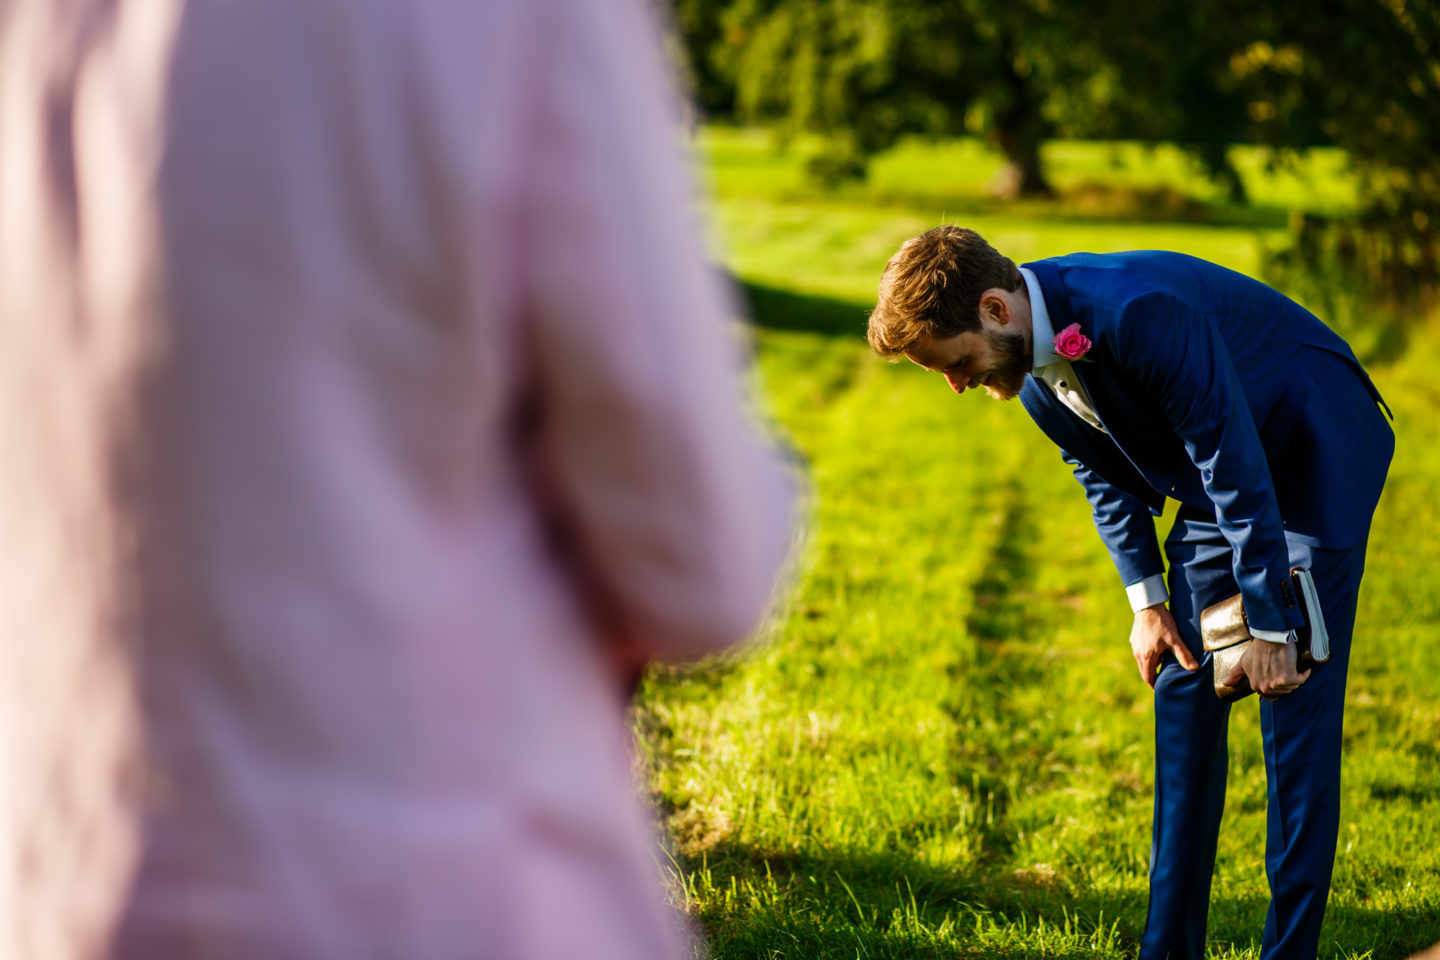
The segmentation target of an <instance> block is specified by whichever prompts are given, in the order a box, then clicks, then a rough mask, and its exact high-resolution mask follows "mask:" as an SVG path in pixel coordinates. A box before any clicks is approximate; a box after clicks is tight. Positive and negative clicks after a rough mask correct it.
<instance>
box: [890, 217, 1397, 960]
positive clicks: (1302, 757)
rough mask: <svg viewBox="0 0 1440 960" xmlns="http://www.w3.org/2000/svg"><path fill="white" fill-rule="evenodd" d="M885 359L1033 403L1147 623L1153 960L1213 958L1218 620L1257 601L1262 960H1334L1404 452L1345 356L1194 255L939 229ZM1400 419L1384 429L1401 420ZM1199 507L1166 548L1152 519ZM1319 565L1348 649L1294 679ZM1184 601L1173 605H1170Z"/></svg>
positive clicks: (1148, 934)
mask: <svg viewBox="0 0 1440 960" xmlns="http://www.w3.org/2000/svg"><path fill="white" fill-rule="evenodd" d="M869 337H870V344H871V346H872V348H873V349H874V350H875V351H876V352H877V353H878V354H880V355H881V356H885V357H887V358H891V359H897V358H899V357H902V356H904V357H907V358H909V359H910V360H912V361H914V362H915V363H918V364H919V365H921V366H923V367H925V368H926V369H929V370H933V371H935V372H937V373H940V374H942V375H943V376H944V377H945V379H946V380H947V381H948V382H949V384H950V386H951V388H952V389H953V390H955V391H956V392H957V393H964V392H965V391H966V390H969V389H972V388H974V387H977V386H979V387H983V388H984V389H985V390H986V391H987V392H988V393H990V394H991V395H992V396H996V397H999V398H1002V399H1008V398H1011V397H1014V396H1019V397H1020V398H1021V400H1022V402H1023V403H1024V405H1025V409H1026V410H1027V411H1028V412H1029V413H1030V416H1031V417H1032V418H1033V419H1034V420H1035V422H1036V424H1037V425H1039V427H1040V429H1041V430H1043V431H1044V432H1045V434H1046V435H1047V436H1048V437H1050V439H1051V440H1053V441H1054V442H1055V443H1056V445H1058V446H1059V447H1060V449H1061V455H1062V457H1063V458H1064V460H1065V461H1066V462H1067V463H1069V464H1070V466H1071V467H1072V468H1073V470H1074V473H1075V476H1076V478H1077V479H1078V480H1079V481H1080V483H1081V485H1082V486H1083V487H1084V488H1085V494H1086V496H1087V497H1088V499H1089V501H1090V504H1091V507H1092V510H1093V514H1094V520H1095V527H1096V530H1097V531H1099V534H1100V538H1101V539H1102V540H1103V541H1104V543H1105V546H1106V547H1107V548H1108V549H1109V551H1110V555H1111V557H1112V558H1113V560H1114V562H1115V566H1116V568H1117V570H1118V571H1119V573H1120V578H1121V581H1122V582H1123V583H1124V585H1125V589H1126V592H1127V594H1128V595H1129V597H1130V601H1131V605H1132V607H1133V609H1134V611H1135V621H1134V625H1133V628H1132V631H1131V636H1130V645H1131V650H1132V653H1133V654H1134V657H1135V661H1136V664H1137V666H1138V667H1139V670H1140V675H1141V677H1142V679H1144V680H1145V681H1146V682H1147V683H1149V684H1150V685H1151V686H1152V687H1153V688H1154V690H1155V819H1154V836H1153V844H1152V847H1151V856H1150V906H1149V913H1148V917H1147V920H1146V925H1145V934H1144V937H1143V939H1142V941H1141V947H1140V957H1141V958H1144V960H1148V958H1162V957H1186V958H1189V957H1195V958H1198V957H1202V956H1203V955H1204V952H1205V921H1206V915H1207V913H1208V910H1209V898H1210V879H1211V874H1212V871H1213V868H1214V862H1215V847H1216V840H1217V837H1218V835H1219V829H1220V815H1221V811H1222V809H1223V807H1224V800H1225V772H1226V728H1227V724H1228V719H1229V711H1230V705H1229V704H1228V703H1225V702H1223V701H1221V700H1220V699H1219V698H1218V697H1216V695H1215V692H1214V679H1215V678H1214V676H1213V672H1212V669H1211V660H1210V655H1209V654H1208V653H1206V652H1205V651H1204V649H1203V647H1202V645H1201V642H1200V612H1201V610H1203V609H1204V608H1205V607H1207V606H1209V605H1210V604H1213V603H1216V602H1218V601H1220V600H1223V599H1226V598H1227V597H1230V596H1233V595H1234V594H1235V593H1236V592H1239V593H1241V594H1243V596H1244V606H1245V610H1246V614H1247V616H1248V618H1249V623H1250V627H1251V632H1252V633H1253V634H1254V635H1255V637H1256V638H1257V639H1258V640H1260V641H1261V642H1256V643H1253V644H1251V646H1250V649H1249V650H1248V651H1247V653H1246V654H1245V656H1244V658H1243V659H1242V660H1241V662H1240V665H1239V667H1237V668H1236V670H1235V671H1234V673H1233V675H1232V676H1231V677H1228V678H1222V679H1226V680H1229V681H1231V682H1236V681H1238V680H1239V679H1240V678H1241V676H1242V674H1243V675H1244V676H1245V677H1247V678H1248V679H1249V681H1250V683H1251V685H1252V686H1253V687H1254V688H1255V690H1256V691H1258V692H1259V693H1260V694H1261V696H1262V698H1263V699H1262V702H1261V703H1260V721H1261V728H1262V731H1263V736H1264V748H1265V769H1266V776H1267V779H1268V792H1269V810H1268V837H1267V842H1266V850H1265V869H1266V873H1267V875H1268V877H1269V880H1270V889H1271V901H1270V909H1269V913H1268V915H1267V917H1266V921H1265V931H1264V938H1263V941H1262V950H1261V956H1262V958H1263V960H1278V958H1305V960H1310V958H1313V957H1314V956H1315V954H1316V949H1317V946H1318V943H1319V936H1320V924H1321V920H1322V918H1323V916H1324V912H1325V900H1326V897H1327V895H1328V893H1329V888H1330V875H1331V869H1332V867H1333V864H1334V858H1335V843H1336V837H1337V834H1338V830H1339V818H1340V743H1341V720H1342V716H1343V711H1344V694H1345V674H1346V667H1347V664H1348V661H1349V654H1350V638H1351V634H1352V632H1353V628H1354V621H1355V605H1356V597H1357V594H1358V591H1359V586H1360V577H1361V574H1362V572H1363V570H1364V563H1365V544H1366V537H1367V535H1368V533H1369V528H1370V519H1371V516H1372V514H1373V513H1374V510H1375V505H1376V502H1377V501H1378V499H1379V496H1380V490H1381V488H1382V486H1383V485H1384V482H1385V474H1386V470H1387V469H1388V466H1389V463H1390V458H1391V455H1392V453H1393V452H1394V445H1395V441H1394V434H1393V433H1392V431H1391V429H1390V426H1389V424H1388V423H1387V422H1386V419H1385V417H1384V416H1383V415H1382V414H1381V413H1380V411H1379V407H1382V406H1384V401H1383V400H1381V398H1380V395H1379V393H1378V392H1377V391H1376V389H1375V387H1374V385H1373V384H1372V383H1371V381H1370V378H1369V377H1368V376H1367V375H1366V373H1365V371H1364V369H1363V368H1362V367H1361V366H1360V363H1359V362H1358V361H1357V360H1356V359H1355V355H1354V354H1353V353H1352V352H1351V350H1350V348H1349V346H1347V345H1346V343H1345V342H1344V341H1343V340H1342V339H1341V338H1340V337H1338V336H1337V335H1336V334H1335V333H1334V332H1332V331H1331V330H1330V329H1329V328H1327V327H1326V326H1325V325H1324V324H1322V323H1321V322H1320V321H1319V320H1317V319H1316V318H1315V317H1314V316H1313V315H1311V314H1310V313H1308V312H1307V311H1306V310H1304V309H1303V308H1301V307H1300V306H1299V305H1297V304H1296V303H1294V302H1292V301H1291V300H1289V299H1287V298H1285V297H1284V296H1281V295H1280V294H1279V293H1276V292H1275V291H1274V290H1272V289H1270V288H1269V287H1267V286H1265V285H1264V284H1261V283H1258V282H1256V281H1254V280H1251V279H1249V278H1247V277H1245V276H1242V275H1240V274H1238V273H1234V272H1232V271H1230V270H1226V269H1224V268H1222V267H1219V266H1216V265H1214V264H1211V263H1207V262H1205V261H1203V260H1198V259H1195V258H1193V257H1188V256H1184V255H1182V254H1176V253H1164V252H1158V251H1142V252H1135V253H1120V254H1107V255H1096V254H1084V253H1081V254H1073V255H1070V256H1065V257H1056V258H1053V259H1047V260H1039V261H1036V262H1034V263H1029V264H1025V265H1023V266H1021V267H1019V268H1018V269H1017V268H1016V267H1015V265H1014V264H1013V263H1012V262H1011V261H1010V260H1008V259H1007V258H1005V257H1003V256H1001V255H1000V254H999V253H997V252H996V251H995V250H994V249H993V248H992V247H991V246H990V245H989V244H987V243H986V242H985V241H984V240H983V239H982V238H981V237H980V236H979V235H978V234H976V233H974V232H973V231H970V230H964V229H961V228H958V227H953V226H947V227H939V228H937V229H935V230H931V231H929V232H928V233H925V234H922V235H921V236H919V237H915V238H913V239H911V240H909V241H907V242H906V243H905V244H904V245H903V246H902V247H901V248H900V251H899V252H898V253H896V254H895V256H894V257H893V258H891V260H890V262H889V263H888V264H887V265H886V268H885V272H884V274H883V276H882V278H881V284H880V297H879V302H878V303H877V305H876V308H875V311H874V312H873V313H872V315H871V318H870V329H869ZM1388 412H1389V411H1388V409H1387V410H1386V413H1388ZM1167 497H1168V498H1171V499H1174V500H1176V501H1178V502H1179V504H1180V506H1179V509H1178V511H1177V513H1176V516H1175V522H1174V525H1173V527H1172V529H1171V531H1170V534H1169V536H1168V537H1167V538H1166V541H1165V544H1164V550H1165V556H1166V557H1168V559H1169V576H1168V583H1167V577H1166V576H1165V564H1164V562H1163V560H1162V558H1161V553H1160V546H1159V545H1158V544H1157V541H1156V533H1155V526H1154V520H1153V517H1155V516H1159V515H1160V513H1161V509H1162V507H1163V505H1164V502H1165V499H1166V498H1167ZM1293 566H1301V567H1306V568H1308V569H1309V570H1310V571H1311V573H1312V575H1313V576H1314V578H1315V583H1316V586H1317V588H1318V592H1319V594H1320V597H1321V601H1322V605H1323V608H1324V614H1325V622H1326V626H1327V628H1328V630H1329V634H1330V638H1331V650H1332V652H1331V656H1330V659H1329V661H1328V662H1326V663H1324V664H1321V665H1318V666H1316V667H1315V668H1313V669H1312V670H1307V671H1304V672H1299V671H1297V669H1296V650H1295V645H1294V641H1293V636H1292V634H1291V631H1292V630H1293V629H1294V628H1295V627H1297V626H1299V625H1300V624H1301V623H1302V619H1301V614H1300V608H1299V600H1298V598H1297V597H1296V596H1295V594H1294V591H1293V589H1292V588H1291V585H1290V578H1289V571H1290V569H1291V567H1293ZM1167 604H1168V607H1167Z"/></svg>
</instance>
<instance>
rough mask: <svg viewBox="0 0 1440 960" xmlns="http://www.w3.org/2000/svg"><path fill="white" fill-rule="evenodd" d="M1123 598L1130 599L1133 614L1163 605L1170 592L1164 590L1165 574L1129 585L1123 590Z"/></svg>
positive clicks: (1158, 574)
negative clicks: (1159, 604)
mask: <svg viewBox="0 0 1440 960" xmlns="http://www.w3.org/2000/svg"><path fill="white" fill-rule="evenodd" d="M1125 596H1127V597H1129V598H1130V609H1131V610H1132V611H1134V612H1135V613H1139V612H1140V611H1141V610H1144V609H1145V608H1146V607H1153V606H1155V604H1157V603H1164V602H1165V601H1166V600H1169V599H1170V591H1169V590H1166V589H1165V574H1163V573H1157V574H1155V575H1154V576H1153V577H1146V578H1145V579H1144V580H1141V581H1140V582H1139V583H1132V584H1130V585H1129V586H1128V587H1126V588H1125Z"/></svg>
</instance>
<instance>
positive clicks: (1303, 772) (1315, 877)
mask: <svg viewBox="0 0 1440 960" xmlns="http://www.w3.org/2000/svg"><path fill="white" fill-rule="evenodd" d="M1287 546H1288V548H1289V552H1290V562H1291V564H1292V565H1299V566H1303V567H1308V568H1309V569H1310V571H1311V573H1312V575H1313V576H1314V577H1315V584H1316V587H1317V588H1318V592H1319V594H1320V598H1321V602H1322V605H1323V606H1324V610H1325V623H1326V627H1327V628H1328V630H1329V633H1330V644H1331V655H1330V660H1329V661H1328V662H1326V663H1324V664H1321V665H1318V666H1316V667H1315V668H1314V669H1313V670H1312V672H1311V674H1310V677H1309V679H1308V680H1307V681H1306V682H1305V683H1304V684H1302V685H1301V686H1300V687H1299V688H1298V689H1297V690H1295V691H1294V692H1293V693H1291V694H1289V695H1286V696H1284V697H1281V698H1279V699H1277V700H1275V701H1261V700H1258V698H1256V699H1247V700H1243V701H1241V702H1240V704H1239V706H1240V707H1241V708H1242V709H1252V708H1253V707H1254V705H1255V704H1256V703H1257V702H1258V706H1259V710H1260V725H1261V731H1262V735H1263V740H1264V751H1265V774H1266V779H1267V784H1268V791H1267V792H1268V795H1269V806H1268V814H1267V816H1268V820H1267V840H1266V847H1265V871H1266V874H1267V876H1268V877H1269V880H1270V892H1271V900H1270V909H1269V913H1268V915H1267V916H1266V919H1265V932H1264V939H1263V941H1262V945H1261V953H1260V956H1261V958H1262V960H1290V958H1294V960H1314V957H1315V955H1316V949H1317V947H1318V944H1319V939H1320V924H1321V921H1322V920H1323V918H1324V915H1325V901H1326V898H1327V896H1328V894H1329V891H1330V875H1331V871H1332V869H1333V866H1334V861H1335V844H1336V839H1337V836H1338V832H1339V825H1340V745H1341V723H1342V720H1343V718H1344V711H1345V702H1344V701H1345V675H1346V669H1347V667H1348V665H1349V660H1350V640H1351V635H1352V633H1353V631H1354V625H1355V608H1356V599H1357V596H1358V593H1359V588H1360V577H1361V574H1362V573H1363V571H1364V565H1365V540H1364V539H1363V538H1362V539H1361V540H1360V542H1359V543H1358V544H1357V545H1356V546H1353V547H1350V548H1348V549H1343V550H1330V549H1324V548H1322V547H1316V546H1311V545H1308V544H1306V543H1302V542H1299V541H1298V540H1296V539H1294V538H1290V537H1287ZM1165 552H1166V556H1167V557H1168V558H1169V561H1170V573H1169V581H1170V595H1171V611H1172V613H1173V614H1174V616H1175V622H1176V624H1177V626H1178V628H1179V630H1180V635H1181V636H1182V637H1183V638H1184V640H1185V643H1186V645H1187V646H1189V648H1190V651H1191V653H1193V654H1194V655H1195V657H1196V659H1197V660H1199V662H1200V669H1198V670H1196V671H1194V672H1190V671H1186V670H1185V669H1183V668H1182V667H1180V666H1179V665H1178V664H1177V663H1176V662H1175V660H1174V657H1173V655H1169V654H1167V656H1166V660H1165V665H1164V668H1163V669H1162V670H1161V672H1160V676H1159V679H1158V680H1157V682H1156V684H1155V820H1154V835H1153V841H1152V846H1151V853H1150V906H1149V913H1148V916H1147V918H1146V923H1145V934H1144V936H1143V938H1142V940H1141V946H1140V958H1141V960H1161V958H1196V960H1199V958H1201V957H1203V956H1204V955H1205V921H1206V916H1207V914H1208V912H1209V905H1210V903H1209V901H1210V878H1211V873H1212V870H1213V867H1214V863H1215V849H1216V842H1217V839H1218V837H1219V831H1220V815H1221V813H1222V811H1223V809H1224V806H1225V774H1226V770H1227V760H1228V756H1227V744H1226V734H1227V728H1228V725H1229V719H1230V707H1231V705H1230V704H1227V703H1224V702H1222V701H1221V700H1220V699H1219V698H1218V697H1216V696H1215V691H1214V675H1213V667H1212V662H1211V657H1210V655H1209V654H1206V653H1205V652H1204V650H1203V648H1202V646H1201V643H1200V612H1201V611H1202V610H1203V609H1205V607H1207V606H1209V605H1210V604H1212V603H1216V602H1218V601H1220V600H1223V599H1225V598H1226V597H1230V596H1233V595H1234V594H1235V593H1237V592H1238V588H1237V587H1236V585H1235V579H1234V576H1233V573H1232V561H1233V559H1234V550H1233V548H1232V547H1231V545H1230V544H1229V543H1228V542H1227V541H1226V540H1225V538H1224V537H1223V536H1222V535H1221V533H1220V529H1219V527H1218V526H1217V525H1216V523H1215V518H1214V516H1213V515H1210V514H1207V513H1205V512H1203V511H1199V510H1195V509H1193V508H1189V507H1182V508H1181V509H1180V512H1179V513H1178V514H1177V517H1176V521H1175V525H1174V527H1173V528H1172V529H1171V532H1170V535H1169V537H1168V538H1167V539H1166V542H1165ZM1257 642H1265V641H1257Z"/></svg>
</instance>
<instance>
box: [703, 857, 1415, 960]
mask: <svg viewBox="0 0 1440 960" xmlns="http://www.w3.org/2000/svg"><path fill="white" fill-rule="evenodd" d="M679 866H680V867H681V869H682V871H683V872H684V873H685V875H686V876H687V878H688V881H689V887H690V889H691V892H692V893H693V894H695V895H696V897H697V901H698V903H699V907H698V909H697V910H696V912H695V916H696V919H697V920H698V921H699V922H700V924H701V927H702V928H703V932H704V934H705V935H706V938H707V941H708V945H709V949H710V953H711V955H712V956H713V957H714V960H739V958H751V957H765V958H772V957H775V958H779V957H783V958H786V960H809V958H815V960H820V958H831V957H850V956H862V957H868V958H889V960H920V958H926V960H930V958H959V957H967V958H968V957H975V956H985V957H998V958H1021V957H1040V956H1044V957H1091V958H1093V957H1124V956H1133V954H1134V951H1135V949H1136V947H1137V946H1138V944H1139V939H1140V935H1141V932H1142V930H1143V927H1144V923H1145V910H1146V896H1145V894H1144V893H1143V892H1124V891H1114V890H1111V891H1101V890H1094V889H1088V888H1082V887H1077V886H1076V885H1074V884H1071V883H1068V882H1066V881H1065V879H1064V878H1062V877H1055V876H1035V875H1034V874H1032V873H1029V872H1026V871H1014V872H1004V871H989V872H977V871H973V870H971V871H966V870H954V869H949V868H946V867H943V866H937V865H934V864H931V863H926V862H922V861H919V860H915V859H913V858H911V857H909V856H907V855H906V854H905V853H904V852H903V851H894V852H885V853H873V854H853V853H844V852H825V853H762V852H760V851H757V850H754V849H750V848H745V847H742V846H737V845H731V844H727V843H722V844H720V845H719V846H716V847H714V848H712V849H711V850H709V851H708V852H707V853H706V854H705V855H703V856H696V857H690V858H682V860H681V861H680V863H679ZM1267 906H1268V901H1267V900H1266V899H1265V898H1263V897H1259V896H1253V895H1251V896H1245V897H1238V898H1230V899H1227V898H1225V897H1216V898H1214V899H1213V900H1212V904H1211V910H1210V923H1209V937H1210V943H1209V949H1208V950H1207V953H1209V954H1211V955H1221V956H1228V955H1230V954H1231V953H1237V952H1246V951H1251V952H1253V953H1255V954H1258V952H1259V942H1260V936H1261V932H1262V930H1263V927H1264V923H1265V913H1266V909H1267ZM1437 940H1440V916H1437V915H1435V912H1434V911H1433V910H1430V911H1428V912H1427V911H1425V910H1422V909H1417V910H1415V911H1414V912H1409V913H1407V912H1403V911H1401V912H1397V911H1391V910H1384V909H1380V908H1375V907H1369V906H1363V905H1358V906H1357V905H1353V904H1343V905H1335V904H1332V905H1331V907H1330V908H1329V910H1328V911H1327V913H1326V919H1325V927H1324V932H1323V933H1322V937H1321V943H1320V955H1321V956H1322V957H1327V958H1329V957H1339V956H1352V955H1363V954H1366V953H1367V952H1368V953H1369V955H1370V956H1371V957H1372V958H1373V960H1400V958H1405V957H1408V956H1410V955H1411V954H1413V953H1415V952H1417V951H1419V950H1422V949H1424V948H1426V947H1428V946H1429V945H1430V944H1432V943H1435V942H1436V941H1437Z"/></svg>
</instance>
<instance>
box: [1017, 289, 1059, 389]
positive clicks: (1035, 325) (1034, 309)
mask: <svg viewBox="0 0 1440 960" xmlns="http://www.w3.org/2000/svg"><path fill="white" fill-rule="evenodd" d="M1020 275H1021V276H1022V277H1024V278H1025V289H1026V290H1027V291H1029V293H1030V337H1031V348H1032V349H1033V351H1034V360H1033V362H1034V368H1035V369H1036V370H1039V369H1041V368H1042V367H1048V366H1050V365H1051V364H1053V363H1056V362H1057V361H1059V359H1060V355H1059V354H1058V353H1056V352H1055V329H1054V327H1052V326H1051V325H1050V311H1049V310H1047V309H1046V308H1045V293H1044V291H1042V290H1041V289H1040V278H1039V277H1037V276H1035V272H1034V271H1033V270H1031V269H1030V268H1029V267H1021V268H1020Z"/></svg>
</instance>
